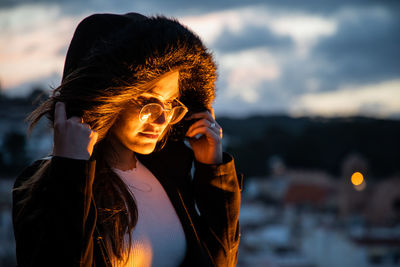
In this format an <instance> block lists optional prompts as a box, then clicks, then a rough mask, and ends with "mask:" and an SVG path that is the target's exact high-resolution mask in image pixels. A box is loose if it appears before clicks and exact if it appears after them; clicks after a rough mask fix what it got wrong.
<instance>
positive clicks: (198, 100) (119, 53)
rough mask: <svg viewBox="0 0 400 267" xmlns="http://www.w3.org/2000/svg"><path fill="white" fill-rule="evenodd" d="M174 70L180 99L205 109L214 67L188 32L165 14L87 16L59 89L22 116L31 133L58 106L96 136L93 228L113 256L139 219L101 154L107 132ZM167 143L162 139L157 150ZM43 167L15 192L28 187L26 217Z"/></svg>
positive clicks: (176, 127)
mask: <svg viewBox="0 0 400 267" xmlns="http://www.w3.org/2000/svg"><path fill="white" fill-rule="evenodd" d="M171 71H179V92H180V100H181V101H182V102H183V103H184V104H185V105H186V106H188V108H189V110H190V111H192V112H196V111H201V110H204V109H208V108H210V106H211V103H212V101H213V99H214V97H215V80H216V67H215V64H214V62H213V60H212V56H211V54H210V53H209V52H208V51H207V49H206V48H205V47H204V45H203V44H202V42H201V40H200V39H199V37H198V36H196V35H195V34H194V33H193V32H191V31H190V30H188V29H187V28H186V27H184V26H182V25H181V24H180V23H179V22H178V21H176V20H174V19H167V18H165V17H149V18H148V17H145V16H142V15H139V14H135V13H129V14H125V15H112V14H96V15H92V16H90V17H88V18H86V19H85V20H83V21H82V22H81V23H80V24H79V25H78V27H77V29H76V31H75V33H74V37H73V39H72V41H71V44H70V47H69V50H68V53H67V57H66V62H65V66H64V74H63V79H62V82H61V85H60V86H59V87H57V88H56V89H54V90H53V94H52V95H51V96H50V97H49V99H47V100H46V101H45V102H43V103H42V104H41V105H40V106H39V107H38V108H37V109H35V110H34V111H33V112H32V113H31V114H30V115H29V116H28V118H27V119H28V121H29V122H30V126H29V131H31V130H32V129H33V128H34V126H35V125H36V123H37V122H38V121H39V120H40V118H42V117H43V116H46V117H47V118H48V119H49V121H50V124H51V126H52V125H53V120H54V109H55V104H56V102H59V101H61V102H64V103H65V105H66V111H67V117H71V116H79V117H82V118H83V121H84V122H85V123H87V124H88V125H90V127H91V129H93V130H94V131H96V132H97V133H98V142H97V144H96V145H95V147H94V150H93V154H92V157H93V158H94V159H95V160H96V172H95V180H94V184H93V194H94V199H95V202H96V207H97V209H98V222H99V224H98V228H99V230H100V232H101V234H102V235H103V236H104V237H105V240H106V242H107V244H108V245H109V247H110V248H111V251H112V253H113V254H114V255H115V256H116V257H117V258H118V259H121V257H122V252H123V250H124V248H125V245H127V244H126V243H125V240H124V235H125V234H128V235H129V237H130V233H131V232H132V229H133V228H134V226H135V224H136V222H137V207H136V204H135V201H134V199H133V198H132V196H131V194H130V192H129V189H128V188H127V187H126V186H125V184H124V183H123V182H122V180H121V179H120V178H119V177H118V175H117V174H115V173H114V172H113V171H112V169H111V167H110V166H109V164H108V163H107V160H106V158H105V155H106V153H112V150H110V148H111V147H112V146H111V145H110V137H111V131H110V128H111V127H112V126H113V125H114V123H115V122H116V120H117V119H118V116H119V114H121V112H122V111H123V110H125V109H126V108H127V106H128V105H129V104H130V103H131V100H132V99H134V98H136V97H137V96H139V95H141V94H142V93H143V92H145V91H146V90H149V89H150V88H151V87H152V84H154V83H155V82H157V81H158V80H159V79H161V78H162V77H163V76H164V75H166V74H168V73H170V72H171ZM179 131H183V129H182V127H181V125H180V124H179V123H178V124H177V125H173V127H172V128H170V126H168V128H167V130H166V132H170V133H172V134H171V136H174V135H176V136H178V135H179ZM168 138H169V135H168V134H166V135H165V136H164V138H163V141H162V142H160V143H159V144H158V145H157V147H158V149H161V148H162V146H163V144H164V143H165V142H167V139H168ZM48 166H49V162H46V163H45V164H43V165H42V166H41V167H40V168H39V170H38V171H37V172H36V173H35V174H34V175H33V176H32V177H31V178H30V179H28V180H27V181H26V182H24V183H23V184H22V185H21V186H20V187H18V188H16V189H14V190H27V193H26V194H23V195H24V196H25V198H24V199H21V200H20V201H19V202H18V203H16V204H17V205H20V206H21V208H20V211H21V212H27V211H24V210H23V207H24V206H25V204H26V203H28V202H29V200H30V199H31V197H32V196H33V195H34V194H35V189H36V188H37V186H38V185H39V183H40V179H41V178H42V177H43V176H44V174H45V173H46V171H47V169H48ZM21 212H20V214H21ZM17 216H18V215H17ZM129 240H130V238H129ZM128 245H129V247H130V242H129V244H128Z"/></svg>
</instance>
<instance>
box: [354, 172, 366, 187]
mask: <svg viewBox="0 0 400 267" xmlns="http://www.w3.org/2000/svg"><path fill="white" fill-rule="evenodd" d="M363 182H364V176H363V175H362V173H360V172H355V173H353V175H352V176H351V183H352V184H353V185H355V186H357V185H361V184H362V183H363Z"/></svg>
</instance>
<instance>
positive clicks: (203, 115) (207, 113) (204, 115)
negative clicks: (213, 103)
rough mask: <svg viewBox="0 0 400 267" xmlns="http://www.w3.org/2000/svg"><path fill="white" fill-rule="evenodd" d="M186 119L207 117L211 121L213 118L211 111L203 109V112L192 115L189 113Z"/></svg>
mask: <svg viewBox="0 0 400 267" xmlns="http://www.w3.org/2000/svg"><path fill="white" fill-rule="evenodd" d="M186 119H187V120H191V119H208V120H209V121H211V122H213V121H214V118H213V117H212V115H211V113H210V112H209V111H203V112H197V113H194V114H192V115H190V116H189V117H188V118H186Z"/></svg>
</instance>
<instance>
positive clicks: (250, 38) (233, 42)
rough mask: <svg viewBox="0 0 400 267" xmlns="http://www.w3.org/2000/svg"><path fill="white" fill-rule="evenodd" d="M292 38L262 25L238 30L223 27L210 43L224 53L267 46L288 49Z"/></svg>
mask: <svg viewBox="0 0 400 267" xmlns="http://www.w3.org/2000/svg"><path fill="white" fill-rule="evenodd" d="M291 45H292V40H291V39H290V38H289V37H286V36H278V35H276V34H274V33H272V32H271V31H270V30H269V29H268V28H266V27H263V26H250V25H249V26H246V27H245V28H243V29H242V30H240V31H236V32H235V31H232V30H230V29H228V28H225V29H224V30H223V31H222V32H221V33H220V35H219V37H218V39H217V40H216V41H215V42H214V44H213V45H212V46H213V47H214V49H216V50H219V51H223V52H224V53H226V52H228V53H230V52H234V51H240V50H245V49H251V48H254V47H268V48H271V49H289V47H290V46H291Z"/></svg>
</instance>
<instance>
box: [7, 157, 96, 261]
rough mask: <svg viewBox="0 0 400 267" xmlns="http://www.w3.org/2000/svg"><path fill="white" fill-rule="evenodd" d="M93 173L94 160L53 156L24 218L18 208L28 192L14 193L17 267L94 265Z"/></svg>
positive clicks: (25, 174) (33, 194)
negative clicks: (22, 196)
mask: <svg viewBox="0 0 400 267" xmlns="http://www.w3.org/2000/svg"><path fill="white" fill-rule="evenodd" d="M94 169H95V161H84V160H74V159H68V158H61V157H53V158H52V159H51V160H50V162H49V166H48V168H47V169H46V171H45V172H44V173H43V176H42V177H41V179H40V182H39V183H38V186H37V187H36V188H35V190H34V191H33V193H32V197H31V199H30V201H29V202H28V203H27V205H26V208H24V209H23V210H22V212H21V213H20V208H19V206H18V205H17V203H18V202H19V200H20V198H21V194H23V193H24V192H19V191H15V190H14V191H13V224H14V235H15V239H16V251H17V263H18V266H88V267H89V266H92V264H93V247H94V244H93V233H94V229H95V226H96V217H97V215H96V207H95V205H94V201H93V196H92V184H93V180H94ZM29 172H32V171H29V170H27V171H25V172H23V173H22V174H21V175H20V176H19V177H18V178H17V182H16V185H15V186H17V184H18V181H20V180H26V179H27V178H29V177H26V176H27V175H28V174H29ZM32 174H33V173H32ZM19 213H20V214H19ZM18 214H19V216H18Z"/></svg>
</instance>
